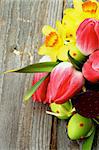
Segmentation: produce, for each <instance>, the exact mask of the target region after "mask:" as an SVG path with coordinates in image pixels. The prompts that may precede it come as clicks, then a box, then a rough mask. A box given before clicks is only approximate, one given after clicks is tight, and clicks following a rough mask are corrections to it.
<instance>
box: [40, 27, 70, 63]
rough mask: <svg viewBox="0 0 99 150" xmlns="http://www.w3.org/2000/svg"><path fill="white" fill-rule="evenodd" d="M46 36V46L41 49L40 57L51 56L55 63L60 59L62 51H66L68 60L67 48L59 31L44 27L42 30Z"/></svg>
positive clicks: (65, 57)
mask: <svg viewBox="0 0 99 150" xmlns="http://www.w3.org/2000/svg"><path fill="white" fill-rule="evenodd" d="M42 32H43V34H44V35H45V41H44V44H43V45H42V46H41V47H40V49H39V52H38V53H39V54H40V55H49V56H50V57H51V59H52V60H53V61H56V60H57V59H59V55H60V51H61V50H62V49H64V50H65V53H64V55H65V56H64V58H63V59H65V60H67V46H66V45H64V40H63V37H62V36H61V34H59V32H58V30H56V29H54V28H52V27H51V26H48V25H46V26H44V27H43V29H42Z"/></svg>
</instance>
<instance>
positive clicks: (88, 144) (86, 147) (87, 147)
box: [82, 129, 95, 150]
mask: <svg viewBox="0 0 99 150" xmlns="http://www.w3.org/2000/svg"><path fill="white" fill-rule="evenodd" d="M94 135H95V129H94V131H93V133H92V134H91V136H89V137H88V138H87V139H86V140H85V141H84V142H83V145H82V150H91V149H92V144H93V140H94Z"/></svg>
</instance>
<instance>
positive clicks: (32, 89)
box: [23, 74, 49, 102]
mask: <svg viewBox="0 0 99 150" xmlns="http://www.w3.org/2000/svg"><path fill="white" fill-rule="evenodd" d="M48 76H49V74H48V75H46V76H45V77H43V78H41V79H40V80H39V81H38V82H37V83H36V84H34V86H32V87H31V89H30V90H29V91H27V93H26V94H25V96H24V98H23V100H24V102H27V101H28V99H29V98H30V97H31V96H32V95H33V94H34V92H35V91H36V90H37V89H38V87H39V86H40V85H41V83H42V82H43V81H44V80H45V79H46V78H47V77H48Z"/></svg>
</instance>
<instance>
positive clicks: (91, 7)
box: [82, 0, 98, 13]
mask: <svg viewBox="0 0 99 150" xmlns="http://www.w3.org/2000/svg"><path fill="white" fill-rule="evenodd" d="M97 7H98V6H97V3H95V2H91V1H90V0H88V1H85V2H84V3H83V4H82V9H83V11H84V12H90V13H96V11H97Z"/></svg>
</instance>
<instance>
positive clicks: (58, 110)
mask: <svg viewBox="0 0 99 150" xmlns="http://www.w3.org/2000/svg"><path fill="white" fill-rule="evenodd" d="M50 108H51V111H52V112H51V113H50V112H48V111H47V113H48V114H51V115H54V116H56V117H57V118H59V119H68V118H69V117H70V116H71V115H72V103H71V102H70V101H68V102H66V103H64V104H56V103H51V104H50Z"/></svg>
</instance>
